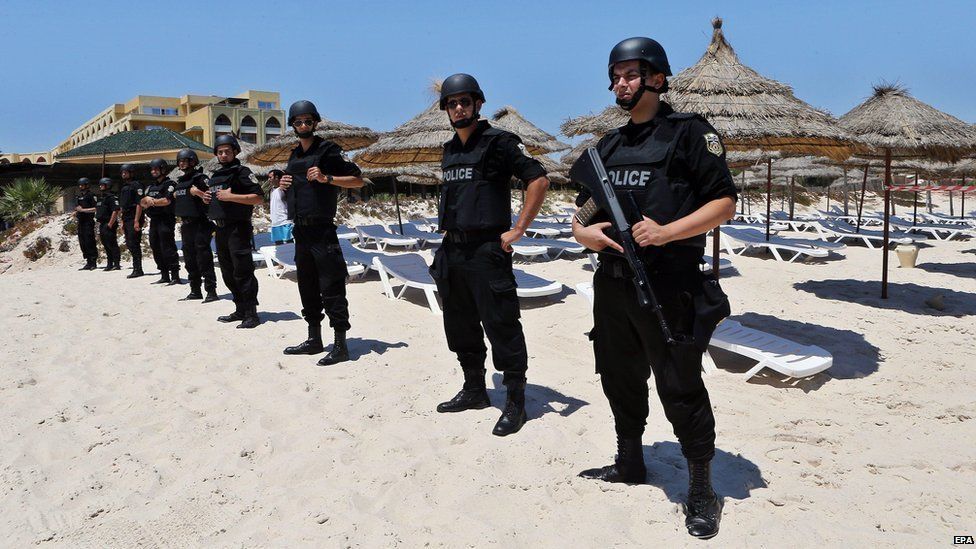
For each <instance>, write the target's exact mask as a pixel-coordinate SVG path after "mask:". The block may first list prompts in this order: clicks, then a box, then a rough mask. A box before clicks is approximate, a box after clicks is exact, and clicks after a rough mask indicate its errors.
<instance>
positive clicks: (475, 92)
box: [440, 72, 485, 110]
mask: <svg viewBox="0 0 976 549" xmlns="http://www.w3.org/2000/svg"><path fill="white" fill-rule="evenodd" d="M459 93H470V94H471V95H472V96H473V97H474V98H475V99H480V100H481V101H482V102H484V100H485V93H484V92H483V91H481V86H479V85H478V81H477V80H475V79H474V77H473V76H471V75H470V74H464V73H463V72H462V73H458V74H452V75H451V76H448V77H447V78H445V79H444V83H443V84H441V102H440V105H441V110H444V107H445V105H446V104H447V98H448V97H450V96H452V95H457V94H459Z"/></svg>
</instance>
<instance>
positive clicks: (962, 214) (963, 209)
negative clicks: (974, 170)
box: [959, 175, 966, 219]
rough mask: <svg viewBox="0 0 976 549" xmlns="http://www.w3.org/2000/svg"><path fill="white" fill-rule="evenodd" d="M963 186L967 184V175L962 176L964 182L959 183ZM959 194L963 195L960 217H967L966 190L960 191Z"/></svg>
mask: <svg viewBox="0 0 976 549" xmlns="http://www.w3.org/2000/svg"><path fill="white" fill-rule="evenodd" d="M959 184H960V185H962V186H963V187H965V186H966V176H965V175H964V176H962V182H961V183H959ZM959 196H961V197H962V205H961V206H960V207H959V219H966V191H959Z"/></svg>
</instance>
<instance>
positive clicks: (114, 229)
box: [95, 191, 122, 267]
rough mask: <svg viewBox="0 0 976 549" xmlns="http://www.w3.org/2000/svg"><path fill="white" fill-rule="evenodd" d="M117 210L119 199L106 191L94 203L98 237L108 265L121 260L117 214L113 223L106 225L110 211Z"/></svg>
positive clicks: (115, 263) (110, 215)
mask: <svg viewBox="0 0 976 549" xmlns="http://www.w3.org/2000/svg"><path fill="white" fill-rule="evenodd" d="M117 211H119V199H118V197H116V196H115V194H114V193H111V192H107V191H106V192H105V194H103V195H102V196H100V197H99V198H98V201H97V202H96V204H95V221H98V237H99V239H101V241H102V247H103V248H105V256H106V257H107V258H108V265H109V267H112V266H115V265H118V264H119V263H120V262H121V261H122V252H120V251H119V232H118V231H119V220H118V216H116V219H115V224H114V225H112V226H111V227H109V226H108V222H109V221H111V219H112V213H113V212H117Z"/></svg>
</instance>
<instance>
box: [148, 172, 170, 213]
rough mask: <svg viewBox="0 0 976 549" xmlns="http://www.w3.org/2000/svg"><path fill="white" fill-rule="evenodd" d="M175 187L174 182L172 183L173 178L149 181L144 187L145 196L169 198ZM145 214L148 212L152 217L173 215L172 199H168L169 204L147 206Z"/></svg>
mask: <svg viewBox="0 0 976 549" xmlns="http://www.w3.org/2000/svg"><path fill="white" fill-rule="evenodd" d="M175 187H176V184H175V183H173V180H172V179H169V178H166V179H163V180H162V181H156V182H154V183H151V184H150V185H149V187H147V188H146V196H148V197H149V198H155V199H159V198H171V197H172V195H173V190H174V188H175ZM146 214H148V215H149V217H150V218H152V219H156V218H165V217H173V201H172V199H170V202H169V204H168V205H166V206H153V207H152V208H147V209H146Z"/></svg>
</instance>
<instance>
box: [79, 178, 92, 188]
mask: <svg viewBox="0 0 976 549" xmlns="http://www.w3.org/2000/svg"><path fill="white" fill-rule="evenodd" d="M82 185H91V181H89V180H88V178H87V177H82V178H81V179H79V180H78V186H79V187H80V186H82Z"/></svg>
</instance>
